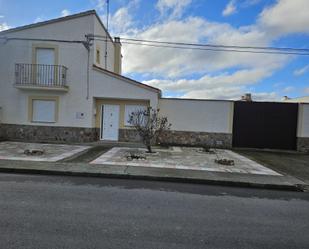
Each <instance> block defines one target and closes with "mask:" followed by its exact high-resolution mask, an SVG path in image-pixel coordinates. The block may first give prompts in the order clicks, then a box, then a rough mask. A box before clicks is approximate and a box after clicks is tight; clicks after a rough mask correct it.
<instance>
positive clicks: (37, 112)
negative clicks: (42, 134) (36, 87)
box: [32, 99, 56, 123]
mask: <svg viewBox="0 0 309 249" xmlns="http://www.w3.org/2000/svg"><path fill="white" fill-rule="evenodd" d="M32 121H33V122H45V123H53V122H56V100H43V99H42V100H39V99H33V100H32Z"/></svg>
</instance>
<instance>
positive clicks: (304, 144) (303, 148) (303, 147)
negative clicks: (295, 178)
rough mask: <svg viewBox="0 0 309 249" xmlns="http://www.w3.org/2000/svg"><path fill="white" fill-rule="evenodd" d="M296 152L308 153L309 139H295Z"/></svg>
mask: <svg viewBox="0 0 309 249" xmlns="http://www.w3.org/2000/svg"><path fill="white" fill-rule="evenodd" d="M297 150H298V151H300V152H306V153H309V137H298V138H297Z"/></svg>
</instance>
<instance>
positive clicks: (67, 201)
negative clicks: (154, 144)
mask: <svg viewBox="0 0 309 249" xmlns="http://www.w3.org/2000/svg"><path fill="white" fill-rule="evenodd" d="M0 248H1V249H6V248H22V249H28V248H29V249H30V248H31V249H36V248H38V249H45V248H46V249H47V248H48V249H51V248H74V249H78V248H83V249H84V248H111V249H114V248H130V249H131V248H142V249H148V248H153V249H161V248H162V249H163V248H167V249H172V248H177V249H181V248H186V249H194V248H220V249H224V248H229V249H230V248H237V249H239V248H246V249H248V248H263V249H265V248H271V249H273V248H276V249H279V248H287V249H292V248H297V249H299V248H309V194H308V193H297V192H283V191H269V190H257V189H245V188H232V187H219V186H208V185H197V184H196V185H195V184H180V183H164V182H154V181H138V180H120V179H103V178H87V177H68V176H66V177H62V176H42V175H16V174H0Z"/></svg>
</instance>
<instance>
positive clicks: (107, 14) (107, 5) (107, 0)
mask: <svg viewBox="0 0 309 249" xmlns="http://www.w3.org/2000/svg"><path fill="white" fill-rule="evenodd" d="M108 19H109V0H106V30H107V33H106V38H105V69H107V42H108V40H107V39H108V38H107V36H108Z"/></svg>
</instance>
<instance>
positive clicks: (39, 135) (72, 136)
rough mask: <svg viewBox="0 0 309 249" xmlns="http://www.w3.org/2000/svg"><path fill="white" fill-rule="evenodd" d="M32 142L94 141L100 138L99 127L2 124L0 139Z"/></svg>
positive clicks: (0, 126)
mask: <svg viewBox="0 0 309 249" xmlns="http://www.w3.org/2000/svg"><path fill="white" fill-rule="evenodd" d="M1 137H2V140H3V139H8V140H24V141H31V142H56V141H58V142H76V143H79V142H80V143H83V142H92V141H97V140H98V139H99V129H96V128H78V127H55V126H38V125H15V124H0V139H1Z"/></svg>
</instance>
